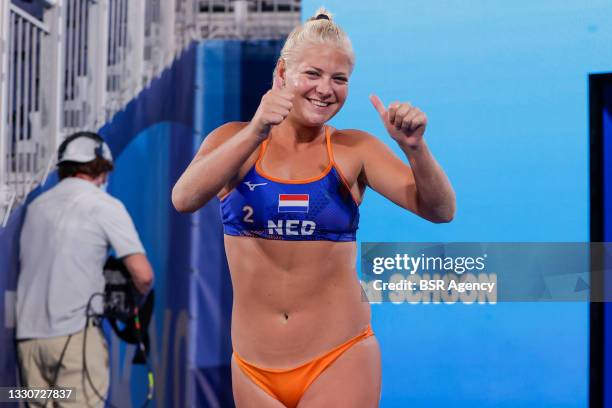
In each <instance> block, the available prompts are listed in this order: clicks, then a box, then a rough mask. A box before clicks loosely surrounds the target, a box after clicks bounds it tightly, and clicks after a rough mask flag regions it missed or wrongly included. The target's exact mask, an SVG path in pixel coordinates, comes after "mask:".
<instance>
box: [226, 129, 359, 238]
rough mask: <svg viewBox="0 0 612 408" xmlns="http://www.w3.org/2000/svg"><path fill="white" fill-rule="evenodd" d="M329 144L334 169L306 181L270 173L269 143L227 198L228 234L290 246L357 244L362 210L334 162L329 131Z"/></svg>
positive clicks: (330, 166) (326, 132)
mask: <svg viewBox="0 0 612 408" xmlns="http://www.w3.org/2000/svg"><path fill="white" fill-rule="evenodd" d="M325 140H326V144H327V154H328V156H329V165H328V166H327V168H326V169H325V170H324V171H323V173H322V174H320V175H319V176H317V177H312V178H309V179H305V180H281V179H278V178H276V177H272V176H269V175H267V174H265V172H264V171H263V170H262V168H261V159H262V157H263V155H264V153H265V150H266V147H267V140H266V141H264V142H263V144H262V146H261V150H260V152H259V157H258V158H257V161H256V162H255V165H254V166H253V167H252V168H251V169H250V170H249V171H248V173H247V174H246V175H245V176H244V178H243V179H242V180H241V181H240V183H239V184H238V185H237V186H236V187H235V188H234V189H233V190H232V191H230V192H229V193H228V194H227V195H226V196H225V197H223V198H222V199H221V216H222V220H223V231H224V233H225V234H226V235H234V236H246V237H257V238H265V239H277V240H285V241H355V236H356V232H357V227H358V225H359V207H358V206H357V203H356V202H355V200H354V199H353V196H352V194H351V191H350V188H349V187H348V184H347V182H346V180H345V178H344V177H343V176H342V173H341V172H340V170H339V169H338V167H337V166H336V164H335V163H334V156H333V153H332V147H331V141H330V134H329V128H328V127H326V128H325Z"/></svg>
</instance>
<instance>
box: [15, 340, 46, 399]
mask: <svg viewBox="0 0 612 408" xmlns="http://www.w3.org/2000/svg"><path fill="white" fill-rule="evenodd" d="M17 357H18V359H19V367H20V368H21V378H22V380H23V385H24V386H25V387H29V388H48V387H49V385H50V384H49V380H48V379H47V378H46V376H45V366H44V364H43V362H42V358H41V353H40V347H39V344H38V340H24V341H20V342H19V343H17Z"/></svg>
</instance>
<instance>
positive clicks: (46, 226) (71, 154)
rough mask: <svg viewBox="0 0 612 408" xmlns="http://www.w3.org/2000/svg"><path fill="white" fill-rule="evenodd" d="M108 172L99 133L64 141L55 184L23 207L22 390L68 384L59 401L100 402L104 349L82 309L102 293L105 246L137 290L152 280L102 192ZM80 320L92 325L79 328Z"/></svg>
mask: <svg viewBox="0 0 612 408" xmlns="http://www.w3.org/2000/svg"><path fill="white" fill-rule="evenodd" d="M112 169H113V159H112V155H111V152H110V149H109V147H108V145H107V144H106V143H105V142H104V140H103V139H102V138H101V137H100V136H99V135H98V134H96V133H91V132H78V133H75V134H74V135H72V136H70V137H68V138H66V140H65V141H64V142H63V143H62V144H61V145H60V147H59V149H58V173H59V178H60V182H59V183H58V184H57V186H55V187H53V188H52V189H51V190H49V191H47V192H45V193H43V194H41V195H40V196H39V197H38V198H36V199H35V200H34V201H33V202H32V203H31V204H30V205H29V207H28V209H27V214H26V218H25V221H24V225H23V229H22V232H21V239H20V264H21V265H20V274H19V281H18V285H17V349H18V357H19V364H20V367H21V373H22V378H23V382H24V386H26V387H35V388H50V387H54V386H57V387H64V388H68V387H70V388H75V389H76V392H75V394H76V401H62V402H61V404H62V405H68V404H74V406H79V407H85V406H87V407H93V406H99V407H102V406H104V401H103V400H102V398H101V397H103V398H106V395H107V391H108V386H109V365H108V346H107V344H106V341H105V339H104V337H103V333H102V330H101V328H100V327H99V326H100V323H99V321H98V320H97V319H87V317H86V313H89V314H90V315H91V314H94V313H95V314H99V313H101V312H102V303H103V302H102V300H103V298H102V296H97V295H95V294H97V293H103V292H104V285H105V281H104V276H103V266H104V262H105V260H106V258H107V256H108V250H109V247H112V248H113V249H114V251H115V254H116V256H117V257H118V258H121V259H122V261H123V262H124V264H125V265H126V267H127V269H128V271H129V273H130V275H131V278H132V280H133V282H134V285H135V286H136V288H137V289H138V291H139V292H140V293H141V294H146V293H147V292H148V291H149V290H150V289H151V286H152V284H153V271H152V269H151V265H150V264H149V261H148V260H147V257H146V255H145V251H144V249H143V246H142V243H141V242H140V239H139V237H138V233H137V232H136V229H135V228H134V224H133V222H132V219H131V218H130V215H129V214H128V212H127V210H126V209H125V207H124V206H123V204H122V203H121V202H120V201H119V200H117V199H115V198H113V197H112V196H110V195H109V194H107V193H106V192H105V185H106V181H107V176H108V173H109V172H110V171H111V170H112ZM86 322H88V325H89V326H95V327H89V328H86V327H85V325H86ZM85 339H86V344H85ZM84 347H85V351H86V353H84V351H83V348H84ZM84 359H85V361H84ZM85 364H86V370H85V369H84V368H85ZM92 386H93V387H94V388H92ZM48 405H51V404H48ZM56 406H57V401H56Z"/></svg>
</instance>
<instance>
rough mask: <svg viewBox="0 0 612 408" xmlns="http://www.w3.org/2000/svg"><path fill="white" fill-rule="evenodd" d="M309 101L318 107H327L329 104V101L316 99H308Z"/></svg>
mask: <svg viewBox="0 0 612 408" xmlns="http://www.w3.org/2000/svg"><path fill="white" fill-rule="evenodd" d="M309 101H310V103H312V104H313V105H315V106H320V107H322V108H326V107H328V106H329V105H331V103H329V102H321V101H317V100H315V99H309Z"/></svg>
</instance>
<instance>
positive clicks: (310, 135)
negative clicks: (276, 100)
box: [276, 118, 325, 147]
mask: <svg viewBox="0 0 612 408" xmlns="http://www.w3.org/2000/svg"><path fill="white" fill-rule="evenodd" d="M276 133H277V134H279V135H282V136H281V137H279V139H282V141H283V142H284V143H283V144H285V143H287V144H288V145H292V146H294V147H298V146H300V145H304V144H311V143H313V142H318V141H319V140H320V139H321V138H325V126H313V127H309V126H304V125H301V124H299V123H295V122H293V121H292V120H291V119H290V118H286V119H285V120H284V121H283V122H282V123H281V124H280V125H278V126H276Z"/></svg>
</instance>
